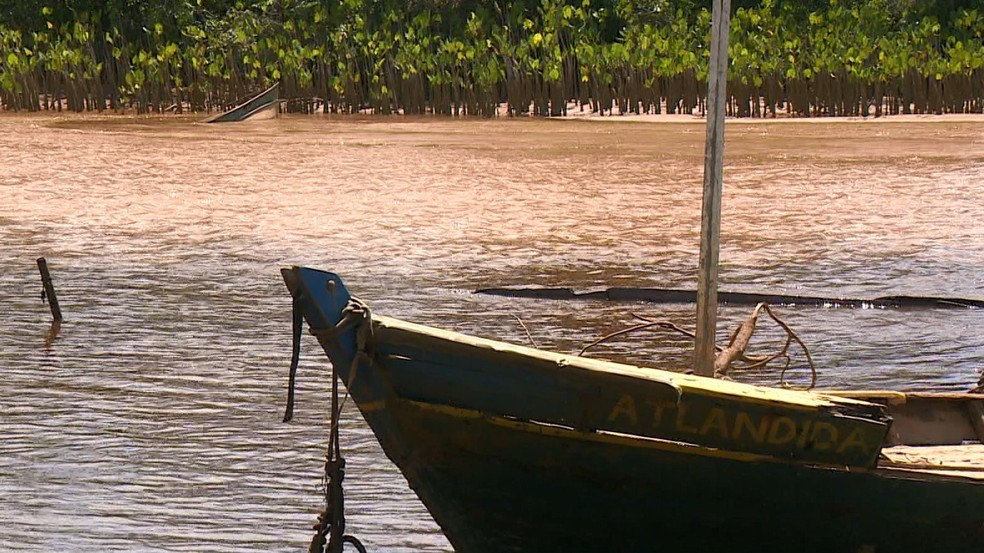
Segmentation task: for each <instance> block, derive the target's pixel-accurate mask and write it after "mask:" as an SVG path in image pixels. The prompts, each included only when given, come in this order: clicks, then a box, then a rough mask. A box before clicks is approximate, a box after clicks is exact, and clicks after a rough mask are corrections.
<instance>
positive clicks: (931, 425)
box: [823, 391, 984, 480]
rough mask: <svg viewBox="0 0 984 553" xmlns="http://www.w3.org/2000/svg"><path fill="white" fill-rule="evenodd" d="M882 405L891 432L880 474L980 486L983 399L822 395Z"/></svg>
mask: <svg viewBox="0 0 984 553" xmlns="http://www.w3.org/2000/svg"><path fill="white" fill-rule="evenodd" d="M823 393H827V394H831V395H837V396H841V397H848V398H851V399H860V400H865V401H871V402H875V403H880V404H882V405H885V407H886V408H887V410H888V413H889V415H891V417H892V420H893V422H892V428H891V430H890V431H889V434H888V437H887V438H886V443H885V445H884V447H883V448H882V451H881V458H880V459H879V462H878V468H879V469H883V470H888V471H898V472H899V473H903V472H919V473H930V474H936V475H940V476H954V477H962V478H973V479H978V480H984V395H982V394H973V393H919V392H910V393H904V392H892V391H885V392H881V391H877V392H867V391H824V392H823Z"/></svg>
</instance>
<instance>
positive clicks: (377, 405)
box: [359, 399, 386, 413]
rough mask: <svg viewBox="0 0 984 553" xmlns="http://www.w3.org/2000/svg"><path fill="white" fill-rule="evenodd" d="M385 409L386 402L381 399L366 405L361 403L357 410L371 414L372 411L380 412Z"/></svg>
mask: <svg viewBox="0 0 984 553" xmlns="http://www.w3.org/2000/svg"><path fill="white" fill-rule="evenodd" d="M385 408H386V400H384V399H381V400H379V401H370V402H368V403H362V404H360V405H359V409H360V410H361V411H362V412H363V413H371V412H373V411H381V410H383V409H385Z"/></svg>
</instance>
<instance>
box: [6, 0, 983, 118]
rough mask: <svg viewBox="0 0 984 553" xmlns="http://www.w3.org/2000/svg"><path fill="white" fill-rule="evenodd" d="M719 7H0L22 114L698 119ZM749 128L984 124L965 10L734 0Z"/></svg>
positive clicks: (818, 0) (370, 0) (272, 2)
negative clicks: (872, 112) (907, 115)
mask: <svg viewBox="0 0 984 553" xmlns="http://www.w3.org/2000/svg"><path fill="white" fill-rule="evenodd" d="M709 7H710V1H709V0H490V1H483V0H409V1H407V0H331V1H329V0H252V1H246V0H239V1H236V0H163V1H162V0H157V1H156V2H148V1H145V0H98V1H97V0H71V1H70V0H41V1H40V2H38V1H28V2H25V1H22V0H0V104H2V105H3V106H4V107H5V108H7V109H29V110H36V109H62V107H63V104H65V103H67V105H68V109H73V110H86V109H107V108H108V109H125V108H135V109H137V110H138V111H150V110H156V111H163V110H165V109H175V110H179V111H180V110H182V109H187V108H190V109H192V110H212V109H221V108H223V107H225V106H227V105H229V104H230V103H233V102H234V101H236V100H237V99H239V98H242V97H243V96H245V95H247V94H248V93H250V92H251V91H255V90H258V89H261V88H264V87H266V86H268V85H269V84H271V83H273V82H278V81H279V82H280V83H281V94H282V96H285V97H287V98H288V99H289V107H290V108H291V109H297V110H302V111H311V110H313V109H315V108H319V109H320V108H324V109H326V110H331V111H341V112H355V111H361V110H366V109H368V110H372V111H374V112H378V113H394V112H403V113H428V112H429V113H438V114H454V115H483V116H488V115H493V114H495V113H497V111H498V106H500V104H506V105H508V112H509V113H510V114H523V113H528V112H530V111H531V110H532V112H533V113H534V114H537V115H548V114H560V113H564V112H565V111H566V110H567V109H568V104H569V103H570V102H574V103H575V105H577V104H580V105H582V106H584V105H590V106H591V109H594V110H598V111H601V112H606V111H612V110H613V108H614V107H617V108H618V109H619V110H620V111H621V112H623V113H624V112H631V111H655V112H661V111H662V110H667V111H669V112H676V111H684V112H688V111H693V110H700V109H701V106H702V103H703V98H702V96H701V95H702V91H703V87H704V86H705V85H704V82H705V80H706V75H707V52H708V43H709V35H710V12H709ZM732 8H733V16H732V22H731V38H730V48H729V52H730V70H729V93H730V95H731V99H730V102H729V110H730V111H731V113H732V114H733V115H738V116H749V115H751V116H764V115H767V114H768V113H770V112H771V114H773V115H775V114H776V113H777V112H778V111H781V110H786V111H787V112H790V113H794V114H799V115H858V114H867V113H868V111H869V106H874V107H875V109H876V110H878V112H879V113H881V110H882V109H883V108H884V109H887V110H888V111H890V112H893V113H894V112H898V111H903V112H909V111H916V112H943V111H977V112H980V111H984V98H982V97H981V96H982V89H984V45H982V44H984V12H982V11H981V10H980V9H979V8H978V7H977V2H976V1H974V2H971V1H968V0H930V1H927V0H920V1H916V0H809V1H797V2H794V1H792V0H785V1H784V0H733V1H732Z"/></svg>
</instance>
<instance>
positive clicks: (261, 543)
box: [0, 115, 984, 552]
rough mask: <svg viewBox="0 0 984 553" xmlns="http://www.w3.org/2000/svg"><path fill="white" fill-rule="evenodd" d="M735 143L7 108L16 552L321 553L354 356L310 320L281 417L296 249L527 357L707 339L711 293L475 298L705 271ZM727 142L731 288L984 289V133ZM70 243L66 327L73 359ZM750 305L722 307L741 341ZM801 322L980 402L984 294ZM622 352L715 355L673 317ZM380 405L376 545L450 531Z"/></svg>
mask: <svg viewBox="0 0 984 553" xmlns="http://www.w3.org/2000/svg"><path fill="white" fill-rule="evenodd" d="M703 138H704V129H703V124H702V122H700V121H696V120H692V121H683V122H679V121H675V120H674V121H672V122H660V121H659V120H657V121H656V122H653V121H635V122H626V121H597V120H592V121H580V120H579V121H569V120H568V121H531V120H505V119H503V120H494V121H454V120H442V119H429V118H428V119H383V118H379V119H358V118H353V119H338V118H331V119H325V118H318V117H310V118H300V117H299V118H294V117H286V118H280V119H276V120H271V121H264V122H256V123H248V124H242V125H225V126H221V125H202V124H196V123H195V122H194V121H193V120H192V119H190V118H162V119H158V118H113V117H81V118H80V117H67V118H53V117H51V116H20V115H12V116H10V115H7V116H3V117H0V260H2V263H3V266H2V269H3V270H2V271H0V315H2V320H0V549H3V550H41V549H50V547H51V546H52V545H57V547H58V548H60V549H66V550H71V551H110V550H133V551H138V550H158V551H229V552H233V551H235V552H242V551H297V550H300V549H304V548H306V544H307V541H308V539H309V538H310V530H309V528H310V525H311V523H313V521H314V518H315V512H316V511H317V510H318V509H319V507H320V501H319V494H320V490H319V485H320V484H319V481H320V475H321V470H322V458H323V454H324V446H325V441H326V402H327V397H328V396H327V389H328V388H327V381H326V379H325V378H324V376H325V374H326V373H327V363H326V361H325V360H324V358H323V356H322V355H321V354H319V353H318V351H316V349H317V345H316V343H315V342H314V341H313V339H311V338H310V337H306V338H305V343H304V351H305V353H304V355H303V357H302V361H301V368H300V371H299V390H298V405H297V409H296V411H295V420H294V422H293V423H291V424H283V423H281V422H280V417H281V413H282V408H283V401H284V395H285V394H284V386H285V382H286V374H287V365H288V360H289V355H290V301H289V298H288V296H287V294H286V292H285V289H284V287H283V285H282V284H281V282H280V280H279V274H278V268H279V267H281V266H284V265H289V264H307V265H311V266H315V267H320V268H326V269H331V270H334V271H336V272H338V273H340V274H341V275H342V276H343V277H344V278H345V279H346V280H347V281H348V283H349V285H350V287H351V289H352V290H354V291H355V293H356V294H358V295H360V296H362V297H363V298H364V299H366V300H368V301H370V303H371V304H372V305H373V306H374V307H375V309H376V311H377V312H384V313H386V314H389V315H394V316H398V317H402V318H406V319H410V320H413V321H417V322H422V323H425V324H432V325H437V326H441V327H446V328H450V329H455V330H460V331H465V332H470V333H476V334H480V335H483V336H488V337H495V338H500V339H505V340H509V341H514V342H519V343H525V342H526V341H527V338H526V334H525V332H524V330H523V328H522V326H521V325H520V324H519V323H518V322H517V319H516V317H519V318H520V319H522V321H524V322H525V324H526V325H527V326H528V327H529V329H530V332H531V333H532V335H533V336H534V338H536V339H537V340H538V341H539V342H540V344H541V345H543V346H545V347H549V348H551V349H556V350H560V351H564V352H572V351H576V350H577V349H579V348H580V346H582V345H584V344H586V343H587V342H589V341H591V340H592V339H594V338H597V337H598V336H601V335H603V334H605V333H607V332H610V331H612V330H615V329H618V328H622V327H624V326H626V325H627V324H628V323H629V322H630V316H631V313H633V312H635V313H639V314H644V315H647V316H650V317H655V318H665V319H670V320H673V321H674V322H676V323H678V324H680V325H682V326H692V325H693V314H692V312H693V307H692V306H686V305H663V306H654V305H646V304H606V303H596V302H579V303H569V302H550V301H536V300H519V299H509V298H501V297H490V296H478V295H473V294H471V293H470V292H471V290H473V289H476V288H480V287H488V286H506V285H551V286H571V287H574V288H578V289H586V288H591V287H607V286H666V287H680V288H691V287H693V286H694V278H695V277H694V274H695V267H696V260H697V238H698V231H699V209H700V187H701V171H702V152H703ZM727 140H728V142H727V146H726V148H727V151H726V154H727V159H728V161H727V166H726V171H725V178H726V184H725V193H726V197H725V201H724V206H725V207H724V222H723V227H722V235H723V236H724V243H723V245H722V252H721V259H722V263H723V265H722V267H721V281H722V284H721V286H722V289H728V290H735V291H769V292H781V293H792V294H817V295H835V296H836V295H841V296H860V297H865V296H872V297H873V296H878V295H887V294H935V295H951V296H963V297H976V298H980V297H984V248H982V246H984V220H982V219H984V211H982V209H981V206H982V205H984V186H982V184H981V183H984V120H980V119H969V120H954V119H932V120H922V119H909V120H895V121H881V122H871V121H868V122H833V123H827V122H817V121H810V122H803V123H800V122H781V123H768V122H753V123H744V122H734V123H729V127H728V134H727ZM39 256H46V257H47V259H48V263H49V266H50V268H51V271H52V275H53V278H54V282H55V287H56V288H57V290H58V293H59V299H60V300H61V307H62V310H63V311H64V313H65V318H66V320H65V323H64V325H63V326H62V329H61V332H60V334H59V336H58V337H57V339H56V340H55V341H54V342H53V343H51V344H50V346H48V347H45V333H46V332H47V330H48V320H49V317H50V316H49V314H48V312H47V308H46V307H45V305H44V304H43V303H41V300H40V297H39V293H40V289H41V284H40V277H39V275H38V273H37V268H36V266H35V258H36V257H39ZM747 311H748V310H747V309H744V308H725V309H722V310H721V319H722V324H721V325H720V326H721V328H720V331H719V336H720V339H722V340H723V339H725V337H726V334H727V330H728V329H729V328H733V327H734V326H735V325H736V324H737V323H738V321H740V320H741V319H742V318H743V316H744V314H745V313H747ZM779 312H780V314H781V315H782V316H783V317H784V318H785V319H786V321H787V322H788V323H789V324H791V325H792V326H793V328H794V329H796V330H797V331H798V332H799V334H800V336H801V337H802V338H803V339H804V340H805V341H806V343H807V344H808V345H809V346H810V348H811V353H812V354H813V356H814V358H815V360H816V362H817V365H818V368H819V370H820V384H821V385H822V386H826V387H834V388H872V387H877V388H884V387H891V388H901V389H910V390H912V389H920V390H926V389H939V390H963V389H966V388H968V387H969V386H970V384H971V383H972V382H975V381H976V380H977V378H978V376H977V375H978V374H979V372H980V370H981V369H982V368H984V330H982V323H984V313H982V312H981V311H979V310H978V311H974V310H945V311H943V310H925V311H907V312H900V311H893V310H881V309H867V310H847V309H818V308H782V309H780V310H779ZM780 337H781V335H780V334H779V333H778V331H776V330H775V329H774V328H772V329H770V327H768V326H766V327H765V328H763V329H762V331H761V337H760V338H757V339H756V341H754V342H753V346H755V345H756V344H757V347H758V348H759V350H760V351H763V350H768V349H770V348H774V347H775V346H776V345H777V340H778V339H779V338H780ZM595 355H598V356H610V357H613V358H615V359H620V360H628V361H631V362H636V363H647V364H656V365H662V366H666V367H670V368H681V367H683V366H685V365H686V363H687V362H688V359H689V355H690V354H689V345H688V344H687V343H686V342H685V341H683V340H681V339H680V338H679V337H677V336H672V335H665V334H659V333H649V334H640V335H636V336H630V337H628V338H627V339H626V340H623V341H617V342H613V343H611V344H609V345H608V346H607V347H602V348H599V349H598V351H597V353H596V354H595ZM794 367H796V368H794V370H793V372H792V378H793V381H794V382H796V383H803V382H805V381H806V375H807V371H805V370H804V369H803V363H802V358H795V359H794ZM739 377H740V378H741V379H742V380H745V381H749V382H756V383H764V384H774V383H775V382H776V378H777V373H776V371H774V370H770V371H766V372H759V373H745V374H740V375H739ZM351 407H352V406H351V404H348V410H347V412H346V420H345V423H344V427H343V436H342V439H343V447H344V448H345V451H346V453H347V457H348V466H349V472H348V477H347V479H346V481H345V484H346V492H347V499H348V521H349V530H350V532H351V533H353V534H355V535H357V536H359V537H361V538H362V539H363V541H364V542H365V543H366V544H367V545H368V546H369V547H370V549H371V550H375V551H398V550H403V551H419V550H433V551H439V550H447V549H449V545H448V544H447V542H446V541H445V539H444V538H443V537H442V535H441V533H440V531H439V529H438V528H437V526H436V525H435V524H434V523H433V522H432V521H431V520H430V518H429V517H428V515H427V513H426V511H425V510H424V508H423V507H422V505H421V504H420V503H419V501H418V500H416V498H415V496H414V494H413V492H412V491H410V490H409V489H408V487H407V484H406V482H405V480H403V478H402V477H401V476H400V474H399V472H398V471H397V469H396V468H395V467H394V466H393V465H392V464H391V463H390V462H389V461H388V460H387V459H386V458H385V456H384V455H383V454H382V453H381V451H380V449H379V447H378V446H377V444H376V442H375V440H374V439H373V437H372V434H371V432H370V431H369V430H368V429H367V427H366V426H365V424H364V423H363V422H362V421H361V419H360V418H359V416H358V413H357V412H356V411H355V410H354V409H352V408H351Z"/></svg>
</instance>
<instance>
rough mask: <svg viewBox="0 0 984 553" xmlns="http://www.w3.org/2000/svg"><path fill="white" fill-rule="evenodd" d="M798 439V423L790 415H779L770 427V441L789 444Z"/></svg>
mask: <svg viewBox="0 0 984 553" xmlns="http://www.w3.org/2000/svg"><path fill="white" fill-rule="evenodd" d="M795 439H796V423H795V422H793V419H791V418H789V417H778V418H776V419H775V420H773V421H772V426H771V427H770V428H769V443H770V444H775V445H782V444H787V443H789V442H791V441H793V440H795Z"/></svg>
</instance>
